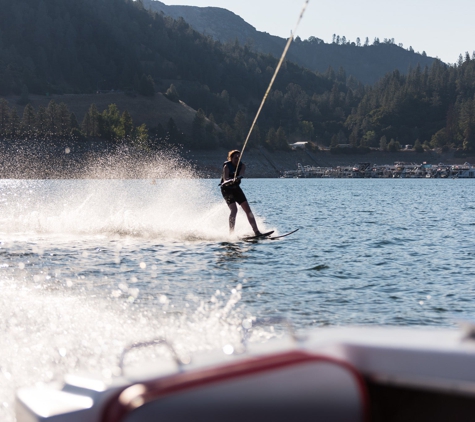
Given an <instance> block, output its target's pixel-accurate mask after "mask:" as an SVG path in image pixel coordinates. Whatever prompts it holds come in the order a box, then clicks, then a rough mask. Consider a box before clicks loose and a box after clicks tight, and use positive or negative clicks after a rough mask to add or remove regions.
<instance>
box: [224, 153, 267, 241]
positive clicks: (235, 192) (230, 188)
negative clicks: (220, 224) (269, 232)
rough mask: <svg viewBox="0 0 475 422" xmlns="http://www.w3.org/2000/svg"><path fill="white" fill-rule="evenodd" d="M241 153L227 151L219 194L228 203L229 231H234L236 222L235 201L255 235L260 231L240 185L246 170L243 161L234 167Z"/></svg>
mask: <svg viewBox="0 0 475 422" xmlns="http://www.w3.org/2000/svg"><path fill="white" fill-rule="evenodd" d="M240 155H241V151H238V150H237V149H235V150H232V151H229V153H228V161H226V162H225V163H224V164H223V173H222V176H221V183H220V186H221V194H222V195H223V198H224V200H225V201H226V203H227V204H228V207H229V209H230V210H231V214H230V215H229V233H233V232H234V226H235V224H236V214H237V211H238V208H237V205H236V202H237V203H238V204H239V205H241V208H242V209H243V210H244V212H245V213H246V216H247V219H248V220H249V224H250V225H251V227H252V230H254V233H255V235H256V236H259V235H260V234H261V232H260V231H259V229H258V228H257V223H256V219H255V218H254V215H253V214H252V211H251V207H250V206H249V204H248V202H247V199H246V195H244V192H243V191H242V189H241V187H240V186H239V185H240V184H241V179H242V178H243V176H244V173H245V172H246V165H245V164H244V163H243V162H240V163H239V168H238V169H237V173H236V167H237V165H238V161H239V157H240ZM235 174H236V180H234V176H235Z"/></svg>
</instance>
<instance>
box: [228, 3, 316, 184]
mask: <svg viewBox="0 0 475 422" xmlns="http://www.w3.org/2000/svg"><path fill="white" fill-rule="evenodd" d="M309 2H310V0H305V4H304V5H303V8H302V11H301V12H300V16H299V18H298V20H297V23H296V25H295V28H294V30H293V31H292V32H291V33H290V37H289V39H288V40H287V44H286V45H285V48H284V51H283V53H282V57H281V58H280V60H279V63H278V64H277V67H276V68H275V72H274V75H273V76H272V79H271V81H270V84H269V87H268V88H267V91H266V93H265V94H264V98H262V102H261V105H260V107H259V109H258V110H257V113H256V117H254V121H253V122H252V125H251V128H250V129H249V133H248V134H247V137H246V140H245V141H244V145H243V147H242V149H241V154H240V156H239V161H238V164H237V165H238V167H239V164H240V163H241V158H242V155H243V153H244V150H245V149H246V145H247V143H248V142H249V138H250V137H251V133H252V131H253V130H254V126H255V125H256V122H257V119H258V118H259V115H260V114H261V110H262V108H263V107H264V103H265V102H266V100H267V97H268V95H269V92H270V90H271V89H272V85H274V81H275V78H276V77H277V74H278V73H279V70H280V68H281V66H282V63H283V62H284V59H285V56H286V55H287V51H289V47H290V44H291V43H292V41H293V40H294V36H295V33H296V32H297V28H298V27H299V24H300V21H301V20H302V18H303V15H304V14H305V10H306V9H307V6H308V3H309ZM236 176H237V172H236V173H235V174H234V180H236Z"/></svg>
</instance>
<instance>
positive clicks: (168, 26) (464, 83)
mask: <svg viewBox="0 0 475 422" xmlns="http://www.w3.org/2000/svg"><path fill="white" fill-rule="evenodd" d="M0 7H2V13H1V14H0V95H7V94H12V93H13V94H17V95H20V94H21V95H22V100H23V103H24V104H27V102H28V95H29V94H28V93H38V94H43V95H44V94H46V93H48V92H49V93H63V92H65V93H66V92H72V93H88V92H96V91H98V90H99V91H101V90H109V89H114V90H122V91H126V92H128V93H129V94H130V95H138V94H141V95H154V94H155V93H156V92H157V91H161V92H164V93H166V96H167V97H168V98H169V100H170V101H175V102H177V101H179V100H182V101H184V102H185V103H186V104H188V105H190V106H191V107H193V108H194V109H195V110H198V112H197V114H196V118H195V121H194V122H193V127H192V130H191V132H190V133H186V134H183V133H182V132H181V130H180V129H181V128H177V127H176V124H175V123H174V122H173V121H168V124H167V127H166V128H163V127H161V126H160V125H158V124H157V126H156V127H150V128H149V129H150V131H151V133H152V134H153V135H155V136H156V137H165V138H167V140H170V141H172V143H182V144H184V145H186V146H188V147H190V148H214V147H216V146H217V145H223V146H229V147H235V146H239V145H240V144H242V142H243V141H244V139H245V137H246V135H247V131H248V130H249V127H250V124H251V122H252V119H253V117H254V115H255V113H256V111H257V109H258V106H259V104H260V101H261V99H262V96H263V95H264V92H265V90H266V88H267V85H268V83H269V81H270V79H271V76H272V74H273V72H274V69H275V66H276V64H277V59H276V58H274V57H273V56H271V55H268V54H267V55H265V54H258V53H255V52H253V51H251V50H250V48H249V47H248V46H244V47H242V46H240V45H239V43H237V42H233V43H228V44H221V43H219V42H216V41H214V40H212V39H211V38H209V37H204V36H202V35H200V34H198V33H197V32H195V31H194V30H193V29H192V28H191V27H190V26H189V25H188V24H187V23H186V22H185V21H184V20H182V19H178V20H173V19H171V18H167V17H164V16H163V15H160V14H156V13H151V12H149V11H147V10H145V9H144V8H143V6H142V4H141V2H140V1H135V2H134V1H131V0H81V1H75V0H16V1H15V2H12V1H7V0H0ZM345 46H346V45H345ZM394 47H395V46H394ZM361 48H364V47H361ZM474 63H475V60H474V59H473V58H470V56H468V55H467V57H465V59H464V58H462V59H461V60H460V62H459V63H458V64H456V65H453V66H446V65H444V64H443V63H441V62H440V61H435V62H434V63H433V65H432V66H431V67H430V68H421V67H420V66H417V67H415V68H414V69H412V70H411V71H410V72H409V73H408V75H402V74H401V73H400V72H398V71H395V72H392V73H390V74H387V75H386V76H385V77H384V78H383V79H382V80H381V81H380V82H379V83H378V84H376V85H375V86H374V87H369V86H363V85H362V84H361V83H359V82H358V81H357V80H355V78H353V77H351V76H348V75H347V73H346V71H345V70H344V69H343V68H339V69H338V70H337V71H335V70H333V69H332V68H329V69H328V70H327V72H326V73H325V74H318V73H315V72H311V71H309V70H307V69H305V68H302V67H299V66H297V65H295V64H293V63H292V62H289V61H288V62H286V63H285V64H284V66H283V68H282V69H281V72H280V73H279V75H278V78H277V80H276V83H275V85H274V89H273V91H272V92H271V93H270V95H269V98H268V99H267V103H266V105H265V107H264V109H263V113H262V115H261V118H260V119H259V121H258V126H257V127H256V130H255V132H254V133H253V134H252V139H251V140H252V142H251V144H250V145H251V146H253V145H265V146H267V147H269V148H270V149H286V148H288V145H287V143H288V141H297V140H310V141H314V142H316V143H318V144H321V145H327V146H328V145H330V144H333V145H336V144H346V143H349V144H352V145H353V146H354V147H366V148H367V147H379V146H383V147H384V146H390V145H393V146H394V145H395V144H396V143H397V142H399V144H414V143H415V142H416V140H419V143H420V144H422V143H424V142H426V144H427V143H431V144H432V145H433V146H437V147H442V146H444V145H454V146H456V147H464V148H465V149H471V148H473V146H472V145H473V143H472V141H471V138H472V137H473V132H474V131H473V121H474V117H473V116H474V111H473V108H474V105H473V101H474V100H473V97H474V92H473V86H474V83H475V75H474V71H473V67H474ZM57 107H59V108H61V106H57ZM48 108H49V107H48ZM9 113H10V117H11V121H12V122H15V121H18V119H19V117H18V115H17V116H16V117H15V115H14V110H10V112H9ZM41 113H43V111H40V110H37V111H36V115H37V116H38V115H40V116H41ZM104 113H106V111H103V112H100V113H99V112H97V111H96V112H94V110H90V116H89V118H90V120H91V122H92V123H91V122H89V123H88V122H87V121H86V122H85V121H84V120H82V121H81V122H80V124H78V125H77V126H78V127H75V126H74V125H72V126H71V127H70V128H69V129H70V130H72V131H74V129H77V130H78V131H80V132H81V134H82V135H83V136H91V137H97V136H99V137H103V138H105V139H108V140H113V139H117V138H118V137H119V136H120V134H123V136H125V137H127V136H130V134H129V132H127V130H126V125H123V126H122V128H120V126H118V125H117V124H115V123H114V125H113V126H114V130H112V131H111V130H109V129H108V126H107V125H106V126H101V127H100V130H99V125H100V122H95V121H94V119H95V118H96V117H97V114H100V116H101V117H100V119H103V120H102V122H103V123H104V122H118V121H120V119H121V118H122V115H119V114H120V113H119V114H118V111H117V110H113V109H111V110H109V111H107V113H106V114H104ZM27 114H28V113H27ZM5 115H6V114H5ZM64 116H66V113H64ZM100 119H99V120H100ZM63 120H64V122H66V121H67V118H66V117H64V119H63ZM71 124H72V123H71ZM62 127H66V126H64V124H63V126H62ZM91 128H92V129H91ZM96 129H97V130H96ZM9 130H10V129H9ZM143 130H145V129H144V128H143ZM14 133H17V132H15V131H13V132H12V131H11V130H10V132H8V133H7V132H2V133H1V136H2V137H10V138H12V136H13V135H12V134H14ZM62 133H63V134H65V136H66V135H67V131H63V132H62ZM44 134H45V131H44V130H43V129H41V128H40V129H39V130H38V131H37V132H36V133H35V136H44ZM111 134H112V135H111ZM55 136H56V135H55ZM391 143H392V144H391Z"/></svg>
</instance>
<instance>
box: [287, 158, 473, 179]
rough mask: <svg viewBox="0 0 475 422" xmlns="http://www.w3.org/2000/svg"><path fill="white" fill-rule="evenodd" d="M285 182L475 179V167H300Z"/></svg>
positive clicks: (409, 164)
mask: <svg viewBox="0 0 475 422" xmlns="http://www.w3.org/2000/svg"><path fill="white" fill-rule="evenodd" d="M282 177H283V178H388V179H389V178H443V179H444V178H445V179H448V178H453V179H457V178H458V179H468V178H475V167H473V166H472V165H471V164H470V163H464V164H457V165H446V164H442V163H439V164H426V163H422V164H415V163H404V162H395V163H394V164H385V165H377V164H371V163H358V164H355V165H354V166H338V167H314V166H303V165H301V164H298V165H297V170H286V171H284V172H283V174H282Z"/></svg>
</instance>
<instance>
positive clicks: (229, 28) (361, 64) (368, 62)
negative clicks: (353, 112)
mask: <svg viewBox="0 0 475 422" xmlns="http://www.w3.org/2000/svg"><path fill="white" fill-rule="evenodd" d="M142 1H143V4H144V6H145V7H146V8H149V9H151V10H154V11H157V12H163V13H164V14H165V15H167V16H171V17H173V18H175V19H178V18H180V17H183V19H185V21H186V22H187V23H189V24H190V25H191V26H192V27H193V28H194V29H196V30H197V31H198V32H200V33H202V34H206V35H209V36H210V37H212V38H213V39H214V40H217V41H221V42H223V43H226V42H234V41H235V40H238V41H239V43H240V44H241V45H249V47H250V48H252V49H253V50H255V51H257V52H260V53H264V54H267V53H270V54H272V55H274V56H275V57H280V55H281V53H282V50H283V49H284V45H285V43H286V40H285V39H283V38H280V37H277V36H274V35H270V34H268V33H266V32H261V31H258V30H257V29H256V28H254V27H253V26H251V25H250V24H248V23H247V22H245V21H244V20H243V19H242V18H241V17H239V16H237V15H235V14H234V13H233V12H231V11H229V10H226V9H222V8H219V7H196V6H174V5H173V6H167V5H166V4H164V3H162V2H160V1H158V0H142ZM289 23H290V22H289ZM316 30H318V28H316ZM362 30H364V28H362ZM288 59H289V60H290V61H292V62H294V63H296V64H298V65H300V66H303V67H305V68H307V69H310V70H313V71H318V72H320V73H324V72H326V71H327V69H328V68H329V67H332V68H333V69H335V70H338V69H339V68H340V67H343V68H344V69H345V71H346V73H347V75H348V76H350V75H351V76H353V77H354V78H356V79H357V80H359V81H361V82H363V83H364V84H374V83H375V82H377V81H378V80H379V79H381V78H382V77H383V76H384V75H385V74H386V73H388V72H392V71H394V70H399V72H400V73H402V74H406V73H407V72H408V71H409V68H410V67H416V66H417V65H420V66H422V67H424V66H430V65H431V64H432V63H433V61H434V60H435V59H434V58H432V57H427V55H426V54H425V52H421V53H420V54H419V53H417V52H415V51H414V50H413V49H412V47H410V46H408V48H407V49H406V48H403V47H402V46H401V45H399V44H396V43H395V41H394V39H392V38H385V39H381V40H380V39H378V38H375V39H374V40H369V39H368V38H365V39H360V38H357V39H355V40H350V39H347V38H346V37H345V36H339V35H336V34H335V35H334V36H333V40H332V42H331V43H325V42H324V41H323V40H321V39H319V38H316V37H310V38H309V39H308V40H303V41H302V40H301V39H300V38H298V37H297V39H296V42H295V43H294V45H292V48H291V49H290V50H289V53H288Z"/></svg>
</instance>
